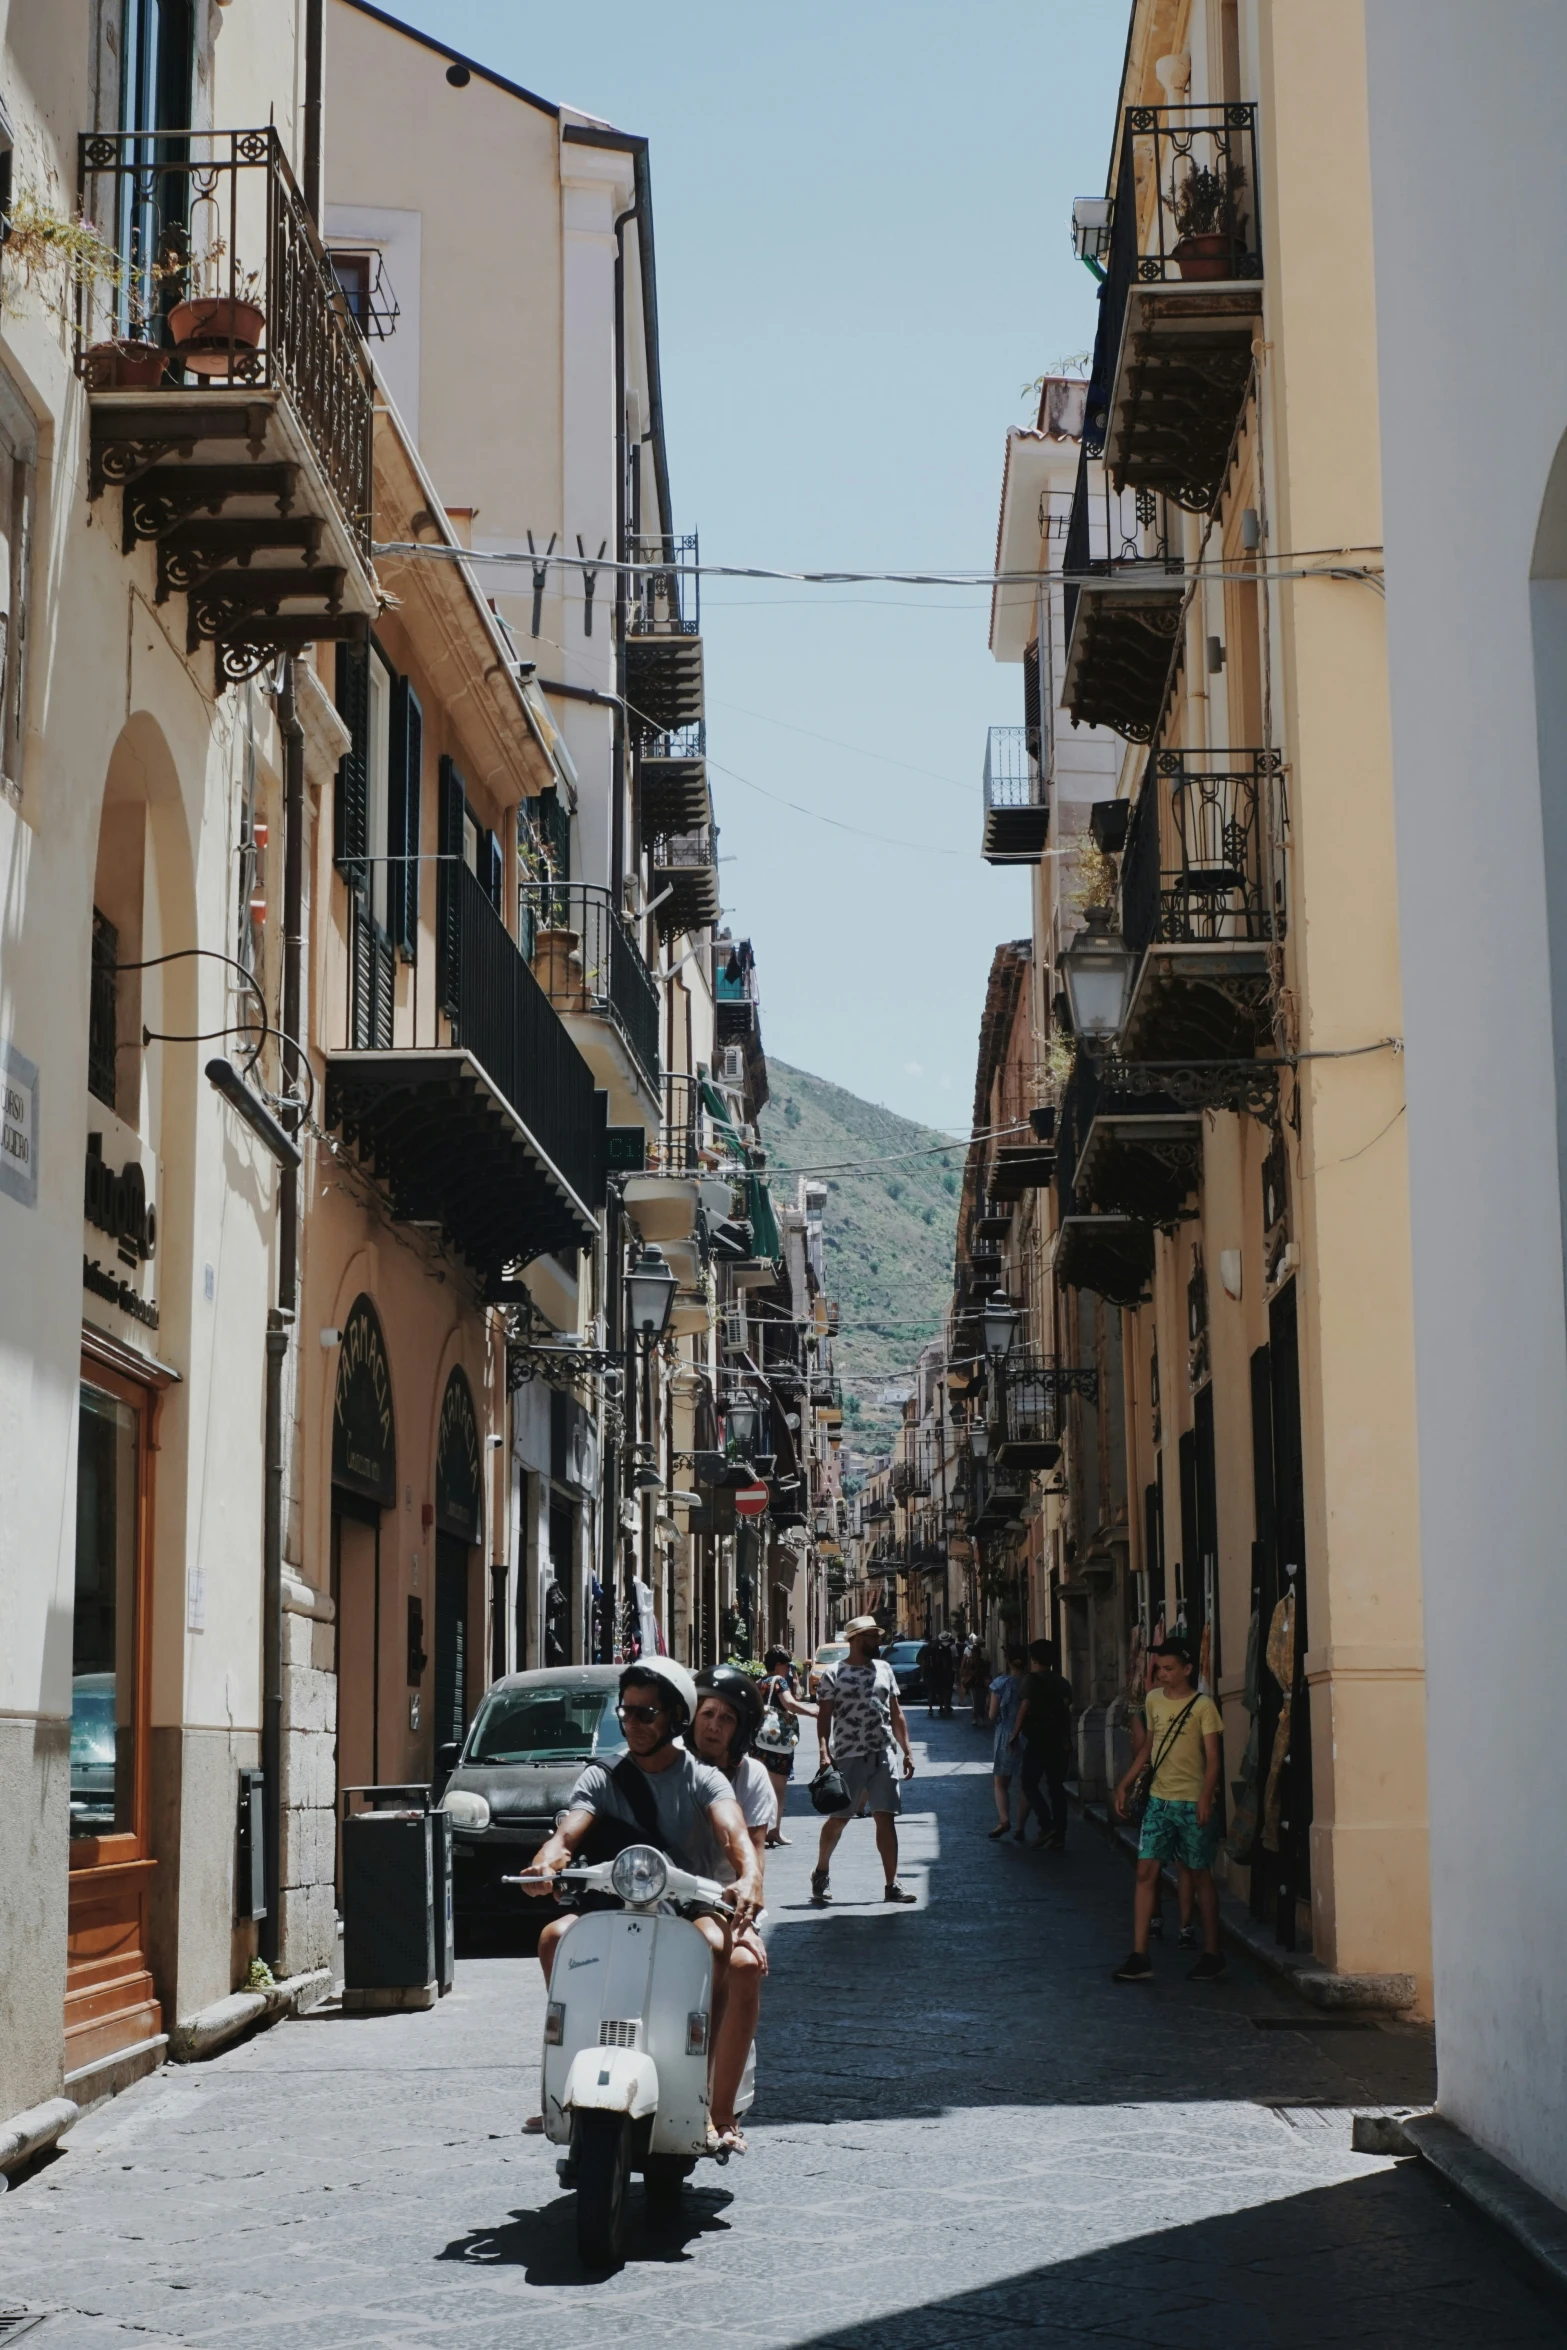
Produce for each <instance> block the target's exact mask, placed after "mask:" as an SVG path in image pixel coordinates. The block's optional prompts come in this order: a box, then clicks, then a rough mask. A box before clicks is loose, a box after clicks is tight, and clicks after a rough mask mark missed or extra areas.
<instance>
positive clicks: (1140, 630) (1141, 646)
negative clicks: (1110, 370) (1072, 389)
mask: <svg viewBox="0 0 1567 2350" xmlns="http://www.w3.org/2000/svg"><path fill="white" fill-rule="evenodd" d="M1094 470H1095V473H1096V474H1097V473H1098V468H1097V467H1096V468H1095V469H1094ZM1062 571H1063V585H1062V591H1061V594H1062V610H1063V617H1064V623H1065V634H1066V667H1065V679H1064V683H1063V685H1062V689H1061V704H1062V707H1063V709H1065V710H1066V711H1067V712H1068V713H1069V715H1070V716H1071V719H1072V721H1073V724H1074V725H1079V726H1108V727H1109V728H1111V729H1112V731H1113V732H1114V733H1116V734H1119V735H1124V736H1125V738H1126V740H1127V741H1128V742H1134V743H1145V742H1149V741H1151V740H1152V738H1153V735H1154V733H1155V730H1156V729H1157V727H1158V724H1159V719H1160V716H1161V714H1162V712H1163V709H1164V700H1165V693H1166V691H1167V689H1168V685H1169V678H1170V670H1171V667H1172V664H1173V662H1174V658H1175V651H1176V645H1177V641H1178V638H1179V634H1180V625H1181V608H1182V602H1183V599H1184V596H1185V588H1184V585H1183V582H1182V576H1181V574H1182V565H1181V558H1180V555H1179V553H1178V552H1176V551H1175V548H1174V544H1173V542H1172V538H1171V530H1170V514H1169V510H1168V508H1167V506H1166V504H1165V501H1164V499H1163V498H1161V497H1158V496H1156V495H1155V493H1154V492H1153V491H1152V490H1144V489H1139V490H1115V489H1112V488H1111V486H1110V483H1109V481H1108V479H1107V478H1105V477H1104V476H1102V475H1100V476H1099V478H1098V479H1097V481H1095V480H1092V479H1091V478H1090V473H1089V461H1088V452H1087V449H1086V447H1085V449H1084V451H1083V454H1082V456H1081V458H1080V459H1079V461H1078V468H1077V487H1076V489H1075V491H1074V492H1073V495H1072V518H1071V521H1070V522H1069V523H1068V525H1067V534H1066V556H1065V560H1064V563H1063V566H1062Z"/></svg>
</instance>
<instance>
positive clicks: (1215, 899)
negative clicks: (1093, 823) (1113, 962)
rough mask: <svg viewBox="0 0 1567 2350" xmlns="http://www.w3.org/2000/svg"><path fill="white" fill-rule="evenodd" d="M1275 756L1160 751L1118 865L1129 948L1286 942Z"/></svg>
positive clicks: (1280, 767)
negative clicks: (1283, 940) (1226, 942)
mask: <svg viewBox="0 0 1567 2350" xmlns="http://www.w3.org/2000/svg"><path fill="white" fill-rule="evenodd" d="M1282 781H1283V761H1282V758H1281V755H1280V754H1279V752H1277V751H1258V750H1249V751H1157V752H1155V753H1154V755H1153V757H1152V758H1151V759H1150V760H1149V762H1148V768H1147V772H1146V774H1145V776H1144V778H1143V787H1142V790H1141V792H1140V793H1139V795H1138V800H1137V806H1136V808H1135V810H1134V811H1133V814H1132V820H1131V825H1130V827H1129V830H1128V833H1127V841H1126V850H1125V853H1124V855H1123V857H1122V859H1121V922H1122V928H1123V931H1124V934H1125V937H1126V940H1127V943H1128V945H1130V946H1135V947H1148V946H1151V945H1153V944H1155V943H1156V942H1157V943H1159V944H1161V945H1170V944H1175V943H1185V944H1195V943H1198V942H1211V941H1218V940H1237V941H1252V942H1255V941H1259V940H1273V939H1277V938H1281V937H1282V936H1283V934H1284V885H1283V871H1282V862H1281V858H1282V833H1283V823H1284V808H1283V797H1282Z"/></svg>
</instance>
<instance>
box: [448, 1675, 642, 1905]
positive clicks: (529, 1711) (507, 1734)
mask: <svg viewBox="0 0 1567 2350" xmlns="http://www.w3.org/2000/svg"><path fill="white" fill-rule="evenodd" d="M622 1670H623V1668H622V1667H621V1666H620V1665H558V1666H555V1667H552V1668H549V1669H547V1670H545V1671H543V1672H537V1673H508V1674H507V1676H506V1678H505V1680H503V1681H497V1682H496V1683H495V1684H494V1686H493V1688H491V1689H490V1690H488V1691H487V1692H486V1694H485V1698H484V1702H483V1704H482V1705H481V1706H480V1708H479V1710H478V1712H477V1713H476V1714H475V1715H474V1717H473V1721H472V1723H471V1724H470V1726H469V1730H468V1735H467V1737H466V1738H465V1739H464V1740H463V1744H462V1751H461V1753H460V1754H456V1755H454V1753H453V1751H452V1749H450V1748H444V1747H443V1748H442V1750H441V1753H440V1755H439V1756H438V1757H437V1759H438V1761H440V1763H441V1764H442V1766H443V1768H444V1767H445V1766H446V1765H447V1764H451V1766H452V1769H451V1777H450V1778H449V1779H448V1780H447V1782H446V1790H445V1791H446V1792H449V1791H450V1790H451V1789H452V1788H453V1787H462V1788H471V1789H472V1790H473V1792H474V1793H475V1794H476V1795H482V1796H483V1797H484V1799H485V1801H486V1802H487V1803H488V1805H489V1807H490V1824H489V1826H488V1827H487V1828H484V1829H481V1830H479V1831H477V1832H475V1831H472V1830H469V1829H463V1828H459V1829H457V1830H456V1832H455V1834H454V1836H453V1840H452V1902H453V1907H454V1908H455V1910H456V1911H457V1914H458V1916H459V1917H461V1918H464V1919H466V1920H476V1919H480V1918H488V1919H492V1920H493V1919H499V1918H506V1917H511V1918H516V1917H520V1916H523V1915H527V1916H531V1917H533V1918H538V1916H539V1915H540V1907H541V1905H540V1904H539V1903H537V1902H533V1901H530V1900H529V1899H528V1898H527V1896H526V1895H525V1894H521V1893H519V1892H517V1891H516V1889H515V1887H509V1886H504V1885H502V1883H501V1878H502V1877H503V1876H515V1875H516V1874H517V1872H518V1871H519V1870H520V1869H522V1868H523V1867H525V1866H526V1864H527V1863H528V1861H530V1860H531V1859H532V1858H533V1855H534V1854H535V1853H536V1852H537V1851H538V1849H539V1846H540V1845H541V1844H542V1843H543V1842H544V1840H545V1838H546V1837H547V1836H548V1835H549V1834H550V1832H551V1830H552V1829H553V1827H554V1825H555V1816H556V1814H557V1812H559V1811H561V1810H562V1809H563V1808H564V1806H565V1803H566V1799H567V1797H568V1796H569V1795H570V1793H571V1790H572V1788H573V1787H574V1786H575V1785H576V1783H577V1779H578V1777H579V1775H580V1773H581V1770H582V1766H583V1764H584V1763H589V1762H607V1763H615V1762H618V1761H619V1759H620V1757H621V1756H622V1755H623V1754H624V1753H625V1751H626V1741H625V1737H624V1735H623V1733H622V1731H621V1727H620V1723H619V1721H618V1720H617V1719H616V1715H615V1704H616V1692H617V1690H618V1688H619V1684H620V1676H621V1672H622ZM543 1914H544V1915H546V1916H547V1915H548V1914H549V1912H548V1911H547V1910H545V1911H544V1913H543Z"/></svg>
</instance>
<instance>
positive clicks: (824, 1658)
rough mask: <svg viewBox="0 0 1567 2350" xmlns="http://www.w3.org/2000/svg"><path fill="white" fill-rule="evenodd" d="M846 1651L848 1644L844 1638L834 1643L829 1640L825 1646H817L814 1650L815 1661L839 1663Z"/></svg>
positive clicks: (831, 1663) (823, 1663)
mask: <svg viewBox="0 0 1567 2350" xmlns="http://www.w3.org/2000/svg"><path fill="white" fill-rule="evenodd" d="M848 1653H849V1644H848V1642H847V1641H846V1640H840V1641H838V1642H837V1643H836V1644H834V1643H832V1642H830V1641H829V1643H828V1645H827V1646H826V1647H825V1648H819V1649H818V1650H817V1651H816V1661H817V1663H818V1664H819V1665H835V1664H838V1663H840V1662H841V1661H842V1659H843V1658H844V1657H846V1656H847V1655H848Z"/></svg>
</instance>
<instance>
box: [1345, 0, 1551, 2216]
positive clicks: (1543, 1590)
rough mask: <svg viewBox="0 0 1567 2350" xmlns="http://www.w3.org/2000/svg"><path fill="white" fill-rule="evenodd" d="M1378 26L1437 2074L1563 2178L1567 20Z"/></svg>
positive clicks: (1439, 6)
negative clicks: (1557, 1758) (1553, 500)
mask: <svg viewBox="0 0 1567 2350" xmlns="http://www.w3.org/2000/svg"><path fill="white" fill-rule="evenodd" d="M1366 18H1367V31H1368V47H1369V75H1370V99H1371V116H1370V120H1371V155H1372V175H1373V190H1374V238H1375V264H1376V286H1377V310H1378V343H1379V357H1378V367H1379V373H1380V382H1381V403H1382V464H1383V479H1384V504H1385V513H1386V531H1387V573H1388V635H1389V649H1390V664H1391V683H1392V710H1393V751H1394V762H1395V790H1396V808H1397V825H1398V858H1399V926H1400V933H1401V940H1402V956H1403V994H1404V1006H1405V1027H1406V1035H1407V1046H1408V1074H1407V1085H1408V1126H1409V1155H1410V1178H1411V1202H1412V1213H1413V1241H1414V1276H1415V1343H1416V1376H1417V1389H1418V1413H1419V1443H1420V1514H1421V1525H1422V1544H1423V1571H1424V1584H1425V1620H1426V1647H1427V1672H1428V1682H1429V1691H1430V1717H1429V1718H1430V1772H1431V1859H1432V1880H1433V1882H1432V1893H1433V1906H1434V1932H1435V1973H1436V2028H1437V2048H1438V2066H1439V2094H1440V2098H1441V2103H1442V2107H1443V2109H1444V2111H1445V2112H1446V2113H1447V2114H1448V2115H1449V2116H1450V2117H1451V2118H1452V2119H1453V2120H1454V2121H1455V2122H1457V2123H1458V2124H1459V2125H1460V2126H1461V2127H1463V2128H1464V2129H1466V2130H1467V2131H1469V2132H1470V2133H1471V2134H1472V2135H1473V2136H1474V2137H1475V2138H1476V2139H1478V2140H1479V2141H1480V2142H1481V2143H1482V2144H1483V2145H1485V2146H1487V2147H1489V2148H1490V2149H1491V2150H1492V2151H1493V2152H1494V2153H1496V2154H1498V2155H1499V2156H1501V2157H1502V2158H1503V2159H1504V2160H1505V2161H1507V2162H1509V2163H1511V2164H1513V2165H1514V2166H1515V2167H1516V2168H1517V2169H1519V2170H1520V2171H1522V2172H1523V2173H1524V2174H1525V2175H1526V2176H1527V2177H1529V2178H1531V2179H1532V2180H1534V2181H1535V2183H1536V2184H1537V2185H1539V2186H1540V2187H1542V2188H1544V2189H1545V2190H1546V2191H1547V2192H1548V2193H1551V2194H1553V2195H1555V2196H1556V2197H1557V2198H1558V2200H1563V2201H1567V2109H1564V2101H1563V2098H1562V2094H1561V2084H1562V2081H1563V2079H1564V2078H1567V2011H1564V2010H1563V2007H1562V2003H1561V1999H1560V1995H1559V1978H1560V1961H1559V1953H1560V1951H1561V1948H1562V1946H1563V1943H1564V1940H1567V1876H1564V1872H1563V1869H1562V1865H1561V1834H1560V1829H1559V1825H1558V1821H1557V1806H1556V1805H1555V1802H1554V1793H1553V1791H1554V1771H1553V1764H1552V1754H1551V1742H1552V1733H1553V1725H1554V1723H1555V1721H1556V1719H1557V1717H1558V1715H1559V1712H1560V1695H1559V1691H1560V1681H1561V1660H1560V1656H1559V1654H1558V1653H1557V1644H1556V1642H1555V1640H1554V1638H1553V1634H1554V1631H1555V1628H1556V1626H1557V1625H1558V1624H1559V1622H1560V1620H1561V1587H1562V1570H1563V1555H1562V1554H1563V1527H1564V1525H1567V1443H1564V1441H1563V1439H1564V1433H1567V1320H1564V1303H1563V1282H1562V1190H1561V1167H1560V1162H1559V1158H1558V1141H1557V1129H1558V1120H1559V1115H1560V1112H1559V1109H1558V1103H1559V1100H1567V1089H1564V1084H1563V1078H1564V1075H1567V1017H1564V1013H1567V1003H1564V1000H1563V991H1562V989H1561V987H1560V985H1559V986H1558V990H1557V1005H1556V1011H1555V1017H1554V1021H1553V1009H1552V980H1551V959H1552V955H1551V950H1552V941H1551V938H1550V935H1549V930H1550V926H1551V924H1550V914H1551V899H1552V898H1553V897H1554V899H1555V907H1554V912H1555V926H1556V933H1557V935H1556V940H1555V948H1556V959H1557V962H1558V965H1560V964H1561V962H1562V961H1563V958H1564V955H1567V929H1564V913H1563V908H1564V905H1567V839H1564V834H1567V709H1564V707H1563V704H1562V679H1563V677H1564V675H1567V623H1564V620H1563V615H1562V614H1561V612H1560V610H1559V609H1558V608H1557V603H1558V600H1559V599H1561V598H1562V597H1564V596H1567V589H1563V588H1561V587H1556V588H1555V589H1554V590H1553V589H1545V590H1538V589H1537V590H1536V591H1535V594H1534V598H1533V601H1534V602H1535V604H1536V606H1537V607H1538V610H1537V614H1536V617H1538V618H1539V619H1540V620H1541V621H1542V623H1543V630H1544V634H1543V637H1542V640H1541V642H1540V645H1539V647H1538V648H1535V647H1533V646H1532V644H1531V601H1532V598H1531V568H1532V567H1533V566H1535V563H1536V542H1537V534H1538V532H1539V529H1540V523H1541V514H1542V504H1543V502H1544V501H1545V498H1546V491H1547V484H1548V482H1549V480H1550V477H1551V472H1552V466H1553V462H1554V461H1555V459H1556V458H1557V454H1558V450H1559V448H1560V446H1561V442H1562V436H1563V433H1564V431H1567V310H1564V309H1563V306H1562V304H1561V301H1560V299H1559V293H1558V287H1559V279H1560V248H1561V242H1562V236H1563V232H1564V230H1567V144H1564V142H1563V139H1562V136H1561V120H1560V93H1561V91H1562V89H1563V88H1564V87H1567V13H1564V12H1563V11H1562V9H1561V8H1560V7H1559V5H1557V4H1556V0H1512V4H1511V5H1510V6H1509V7H1508V9H1507V10H1506V11H1505V12H1503V14H1502V15H1499V12H1498V11H1497V10H1496V9H1495V8H1494V7H1491V6H1487V5H1486V4H1485V0H1367V9H1366ZM1459 157H1462V159H1463V161H1462V169H1461V170H1455V168H1454V166H1455V160H1456V159H1457V158H1459ZM1560 541H1561V544H1560V548H1559V549H1558V550H1553V551H1552V552H1551V553H1550V554H1549V555H1548V556H1547V558H1546V560H1547V561H1548V563H1549V565H1550V568H1551V570H1552V572H1553V575H1554V576H1555V577H1557V578H1561V577H1563V576H1567V561H1563V560H1562V559H1561V555H1562V553H1564V552H1567V531H1562V532H1561V533H1560ZM1541 653H1543V655H1544V661H1543V664H1542V662H1541V659H1540V654H1541ZM1537 706H1538V726H1537ZM1542 752H1543V754H1544V762H1543V765H1542ZM1542 795H1543V798H1544V800H1545V803H1546V806H1545V812H1544V815H1543V817H1542Z"/></svg>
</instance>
